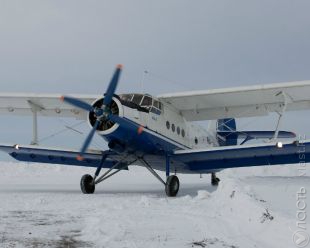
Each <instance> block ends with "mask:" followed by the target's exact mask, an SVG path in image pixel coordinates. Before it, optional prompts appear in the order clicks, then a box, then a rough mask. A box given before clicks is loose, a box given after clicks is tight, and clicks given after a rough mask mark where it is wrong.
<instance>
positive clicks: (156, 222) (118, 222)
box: [0, 162, 310, 248]
mask: <svg viewBox="0 0 310 248" xmlns="http://www.w3.org/2000/svg"><path fill="white" fill-rule="evenodd" d="M307 172H309V170H308V171H307ZM84 173H93V169H88V168H86V169H85V168H75V167H65V166H52V165H39V164H16V163H4V162H3V163H1V165H0V199H1V202H0V220H1V222H0V244H1V245H0V247H109V248H111V247H112V248H113V247H133V248H136V247H178V248H179V247H202V246H204V245H205V247H211V248H218V247H220V248H222V247H230V248H235V247H240V248H241V247H247V248H251V247H253V248H254V247H266V248H268V247H294V244H293V243H292V241H291V237H292V233H293V231H294V230H295V222H296V220H295V214H296V207H295V204H296V192H297V190H298V189H299V188H300V187H301V186H303V187H308V188H309V186H310V180H309V177H299V176H298V170H297V168H296V167H294V166H284V167H283V166H282V167H281V166H276V167H262V168H248V169H233V170H226V171H224V172H222V173H220V174H219V176H220V178H221V180H222V181H221V183H220V186H219V187H218V188H214V187H212V186H211V185H210V177H209V176H208V175H205V176H203V178H202V179H200V178H199V175H180V180H181V190H180V193H179V196H178V197H177V198H167V197H166V196H165V194H164V191H163V188H162V185H161V184H160V183H159V182H157V180H156V179H155V178H153V177H152V176H151V175H149V173H148V172H147V171H146V170H145V169H144V168H139V167H132V169H130V171H129V172H127V171H126V172H121V173H120V174H119V175H116V176H115V177H113V178H111V179H109V180H107V181H106V182H103V183H102V184H101V185H99V187H98V188H97V190H96V194H94V195H83V194H81V193H80V189H79V179H80V177H81V175H82V174H84ZM308 175H309V173H308ZM266 209H268V212H269V214H270V216H269V217H272V218H267V217H266V216H265V217H264V214H266ZM288 245H291V246H288Z"/></svg>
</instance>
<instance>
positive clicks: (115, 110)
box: [88, 97, 123, 135]
mask: <svg viewBox="0 0 310 248" xmlns="http://www.w3.org/2000/svg"><path fill="white" fill-rule="evenodd" d="M103 99H104V98H100V99H97V100H96V101H95V102H94V103H93V104H92V106H93V107H94V108H95V109H96V108H100V109H103V107H104V106H103ZM108 111H109V113H108V114H113V115H118V116H120V117H122V116H123V107H122V104H121V102H120V101H119V100H118V99H117V98H116V97H113V99H112V101H111V103H110V104H109V105H108ZM96 120H97V116H96V113H95V111H92V112H89V114H88V122H89V124H90V125H91V126H92V127H93V126H94V125H95V123H96ZM118 126H119V124H117V123H115V122H113V121H111V120H109V119H108V118H103V119H102V121H101V123H100V125H98V127H97V131H98V132H99V133H100V134H103V135H104V134H109V133H111V132H113V131H114V130H116V129H117V128H118Z"/></svg>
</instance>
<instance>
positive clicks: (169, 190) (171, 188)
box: [140, 158, 180, 197]
mask: <svg viewBox="0 0 310 248" xmlns="http://www.w3.org/2000/svg"><path fill="white" fill-rule="evenodd" d="M140 161H141V162H142V163H143V165H144V166H145V168H147V169H148V170H149V171H150V172H151V173H152V174H153V175H154V176H155V177H156V178H157V179H158V180H159V181H160V182H161V183H162V184H163V185H164V186H165V191H166V195H167V196H169V197H174V196H176V195H177V194H178V192H179V188H180V181H179V178H178V177H177V176H174V175H173V176H170V175H169V174H170V161H169V159H168V158H167V160H166V177H167V180H166V182H165V181H164V180H163V179H162V178H161V177H160V176H159V175H158V174H157V173H156V171H155V170H154V169H153V168H152V167H151V165H149V164H148V162H146V161H145V160H144V159H143V158H140Z"/></svg>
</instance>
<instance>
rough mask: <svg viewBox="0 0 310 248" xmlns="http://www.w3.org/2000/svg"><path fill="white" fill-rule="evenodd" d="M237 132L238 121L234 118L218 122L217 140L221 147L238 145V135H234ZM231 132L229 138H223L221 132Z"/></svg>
mask: <svg viewBox="0 0 310 248" xmlns="http://www.w3.org/2000/svg"><path fill="white" fill-rule="evenodd" d="M236 130H237V125H236V120H235V119H233V118H225V119H218V120H217V140H218V143H219V145H220V146H234V145H237V143H238V134H236V133H234V131H236ZM225 131H226V132H231V133H230V134H229V138H228V137H225V136H221V135H220V134H219V133H221V132H225Z"/></svg>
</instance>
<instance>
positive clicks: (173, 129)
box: [171, 124, 175, 132]
mask: <svg viewBox="0 0 310 248" xmlns="http://www.w3.org/2000/svg"><path fill="white" fill-rule="evenodd" d="M171 129H172V132H175V125H174V124H172V126H171Z"/></svg>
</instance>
